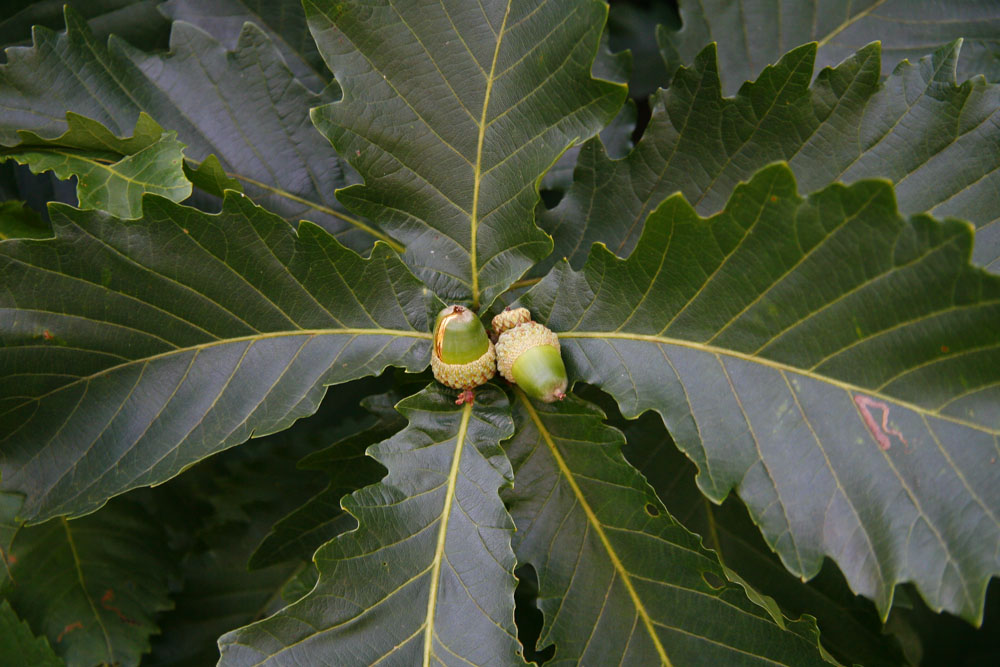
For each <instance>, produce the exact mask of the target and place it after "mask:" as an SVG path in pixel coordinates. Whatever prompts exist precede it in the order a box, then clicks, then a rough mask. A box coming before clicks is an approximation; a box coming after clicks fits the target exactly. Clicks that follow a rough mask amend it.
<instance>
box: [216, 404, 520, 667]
mask: <svg viewBox="0 0 1000 667" xmlns="http://www.w3.org/2000/svg"><path fill="white" fill-rule="evenodd" d="M399 409H400V411H401V412H402V413H403V414H404V415H405V416H406V417H407V418H408V419H409V422H410V423H409V425H408V426H407V427H406V428H405V429H404V430H403V431H401V432H400V433H399V434H397V435H396V436H393V437H392V438H390V439H389V440H385V441H383V442H382V443H380V444H378V445H376V446H375V447H374V448H373V449H372V450H371V453H372V455H373V456H374V457H375V458H376V460H378V461H379V462H381V463H382V464H383V465H385V467H386V468H387V469H388V470H389V474H388V476H387V477H386V478H385V479H384V480H383V481H382V482H381V483H379V484H377V485H373V486H370V487H367V488H365V489H362V490H360V491H357V492H355V493H354V494H352V495H351V496H348V497H346V498H345V499H344V501H343V504H344V507H345V509H347V510H348V511H350V512H351V513H352V514H353V515H354V516H355V517H357V519H358V524H359V525H358V528H357V530H355V531H352V532H350V533H346V534H344V535H342V536H340V537H338V538H336V539H335V540H333V541H331V542H329V543H327V544H326V545H325V546H324V547H323V548H321V549H320V551H319V552H318V553H317V554H316V562H317V564H318V566H319V570H320V580H319V583H318V584H317V587H316V588H315V589H313V591H312V592H310V593H309V594H308V595H307V596H306V597H305V598H303V599H302V600H300V601H299V602H297V603H295V604H294V605H291V606H290V607H288V608H286V609H285V610H283V611H281V612H279V613H278V614H276V615H275V616H273V617H271V618H269V619H266V620H264V621H261V622H259V623H256V624H253V625H250V626H246V627H244V628H241V629H239V630H236V631H234V632H232V633H229V634H227V635H225V636H223V638H222V639H221V640H220V646H221V648H222V662H221V664H242V663H243V662H245V661H246V660H255V661H257V662H260V663H265V664H272V663H273V664H278V663H281V662H283V661H284V660H288V659H293V660H305V661H307V662H311V661H314V660H315V659H317V657H321V658H322V659H327V660H330V659H332V660H335V661H343V660H347V659H348V656H350V658H349V660H350V661H351V662H356V663H364V664H372V663H374V662H377V661H379V660H385V661H387V662H396V661H400V662H403V663H406V664H412V663H414V662H415V663H420V664H457V663H456V661H460V662H465V661H468V662H472V663H473V664H510V663H511V657H510V656H513V655H514V651H515V649H516V646H517V644H516V639H515V637H514V628H513V608H514V602H513V592H514V578H513V566H514V556H513V553H512V552H511V551H510V542H509V540H510V534H511V532H512V525H511V523H510V519H509V517H508V516H507V514H506V511H505V510H504V509H503V504H502V503H501V502H500V497H499V494H498V493H497V491H496V489H498V488H499V487H500V486H504V485H508V484H509V483H510V481H511V475H510V468H509V463H508V462H507V460H506V458H505V457H504V456H503V453H502V450H501V449H500V447H499V441H500V440H501V439H503V438H506V437H508V436H509V435H510V433H511V432H512V431H513V424H512V423H511V420H510V416H509V407H508V405H507V401H506V398H505V397H504V396H503V394H502V393H501V392H499V391H498V390H497V389H495V388H493V387H490V386H485V387H483V388H480V390H479V391H478V392H477V394H476V403H475V405H474V406H473V405H469V404H465V405H464V406H462V407H456V406H455V404H454V401H453V400H452V398H451V396H450V395H448V393H447V392H446V391H445V390H443V389H442V388H441V387H439V386H437V385H431V386H429V387H428V388H427V389H425V390H424V391H422V392H420V393H419V394H417V395H415V396H413V397H410V398H407V399H405V400H404V401H402V402H401V403H400V404H399ZM421 471H423V472H422V474H420V473H421ZM387 515H388V516H391V517H392V518H393V520H392V521H385V520H381V519H383V518H385V517H386V516H387ZM483 570H485V571H486V572H485V574H484V573H483ZM353 573H362V574H361V579H363V581H359V580H358V579H359V578H358V576H357V574H353ZM293 621H294V622H293ZM368 629H370V630H371V631H368Z"/></svg>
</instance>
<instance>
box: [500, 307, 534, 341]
mask: <svg viewBox="0 0 1000 667" xmlns="http://www.w3.org/2000/svg"><path fill="white" fill-rule="evenodd" d="M530 321H531V311H529V310H528V309H527V308H506V309H504V311H503V312H502V313H500V314H499V315H497V316H496V317H494V318H493V331H494V333H496V335H498V336H499V335H500V334H502V333H503V332H504V331H507V330H508V329H513V328H514V327H516V326H517V325H519V324H525V323H527V322H530Z"/></svg>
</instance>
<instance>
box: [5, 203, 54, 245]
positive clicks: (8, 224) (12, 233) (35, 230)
mask: <svg viewBox="0 0 1000 667" xmlns="http://www.w3.org/2000/svg"><path fill="white" fill-rule="evenodd" d="M49 236H52V230H51V229H49V226H48V225H46V224H45V221H44V220H42V218H41V216H40V215H38V213H36V212H35V211H34V210H32V209H30V208H28V207H27V206H26V205H25V203H24V202H21V201H15V200H8V201H4V202H0V241H5V240H7V239H44V238H48V237H49Z"/></svg>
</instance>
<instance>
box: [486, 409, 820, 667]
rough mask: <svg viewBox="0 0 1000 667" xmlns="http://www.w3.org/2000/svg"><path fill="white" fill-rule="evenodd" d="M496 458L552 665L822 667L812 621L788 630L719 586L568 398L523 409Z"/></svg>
mask: <svg viewBox="0 0 1000 667" xmlns="http://www.w3.org/2000/svg"><path fill="white" fill-rule="evenodd" d="M514 415H515V421H516V422H517V423H518V425H519V431H518V433H517V434H516V435H515V437H514V438H513V439H512V440H511V441H509V442H508V443H506V445H505V449H506V451H507V453H508V455H509V456H510V459H511V463H512V465H513V466H514V474H515V476H516V480H517V482H516V484H515V486H514V488H513V490H511V491H508V492H506V493H505V496H504V499H505V501H506V502H507V504H508V507H509V508H510V512H511V516H513V518H514V523H515V525H516V526H517V532H516V533H515V539H514V552H515V554H516V555H517V558H518V563H522V564H523V563H530V564H532V565H533V566H534V567H535V569H536V570H537V572H538V581H539V593H538V595H539V608H540V609H541V610H542V613H543V614H544V615H545V626H544V628H543V630H542V636H541V639H540V644H541V645H542V646H544V645H546V644H549V643H555V646H556V651H555V657H554V660H555V661H556V662H555V663H553V664H574V665H575V664H594V665H613V664H635V665H652V664H664V665H670V664H675V665H689V664H717V665H740V664H760V663H763V662H769V663H771V664H785V665H806V664H814V665H818V664H823V662H824V661H823V658H822V656H821V652H820V650H819V648H818V639H819V637H818V632H817V631H816V627H815V624H814V623H813V622H812V620H811V619H809V620H803V621H796V622H791V621H787V620H785V619H783V618H782V617H780V616H778V617H777V618H773V617H772V616H771V615H769V613H768V611H766V610H765V609H763V608H762V607H760V606H758V605H756V604H754V603H753V602H751V601H750V599H748V597H747V594H746V592H745V591H744V589H743V588H742V587H740V586H737V585H734V584H727V583H726V582H725V572H724V570H723V568H722V566H721V564H720V563H719V561H718V560H717V559H716V557H715V555H714V554H712V553H711V552H710V551H708V550H707V549H705V548H704V547H703V546H702V545H701V540H700V539H699V538H698V537H697V536H696V535H694V534H692V533H690V532H688V531H687V530H686V529H685V528H684V527H683V526H681V525H680V524H679V523H677V521H676V520H675V519H674V518H673V517H672V516H670V514H668V513H667V511H666V508H664V507H663V505H662V504H661V503H660V501H659V500H658V499H657V497H656V494H655V493H653V490H652V489H651V488H650V487H649V485H648V484H646V482H645V480H644V479H643V478H642V475H640V474H639V472H638V471H636V469H635V468H633V467H632V466H631V465H629V464H628V463H627V462H626V461H625V459H624V457H622V454H621V447H622V445H624V444H625V439H624V438H623V437H622V434H621V432H620V431H618V430H616V429H612V428H609V427H607V426H604V425H603V424H602V423H601V420H602V419H603V418H604V414H603V413H602V412H601V411H600V410H598V409H597V408H596V407H595V406H593V405H592V404H590V403H587V402H586V401H583V400H580V399H577V398H575V397H572V396H570V397H568V398H567V399H566V400H565V401H563V402H562V403H559V404H541V403H532V402H530V401H529V400H528V399H527V398H526V397H525V396H524V394H523V393H521V392H518V400H517V402H516V403H515V413H514Z"/></svg>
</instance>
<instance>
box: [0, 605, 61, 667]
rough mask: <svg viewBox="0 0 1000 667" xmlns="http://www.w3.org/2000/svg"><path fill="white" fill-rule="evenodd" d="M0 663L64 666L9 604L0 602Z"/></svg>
mask: <svg viewBox="0 0 1000 667" xmlns="http://www.w3.org/2000/svg"><path fill="white" fill-rule="evenodd" d="M0 662H2V663H3V664H5V665H18V664H20V665H31V666H32V667H59V666H60V665H65V664H66V663H64V662H63V661H62V660H60V659H59V656H57V655H56V654H55V652H53V651H52V647H51V646H49V642H48V640H47V639H45V638H44V637H35V635H34V634H33V633H32V632H31V628H29V627H28V624H27V623H25V622H24V621H22V620H21V619H19V618H18V617H17V614H15V613H14V610H13V609H11V608H10V604H9V603H8V602H7V601H6V600H3V601H2V602H0Z"/></svg>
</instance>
